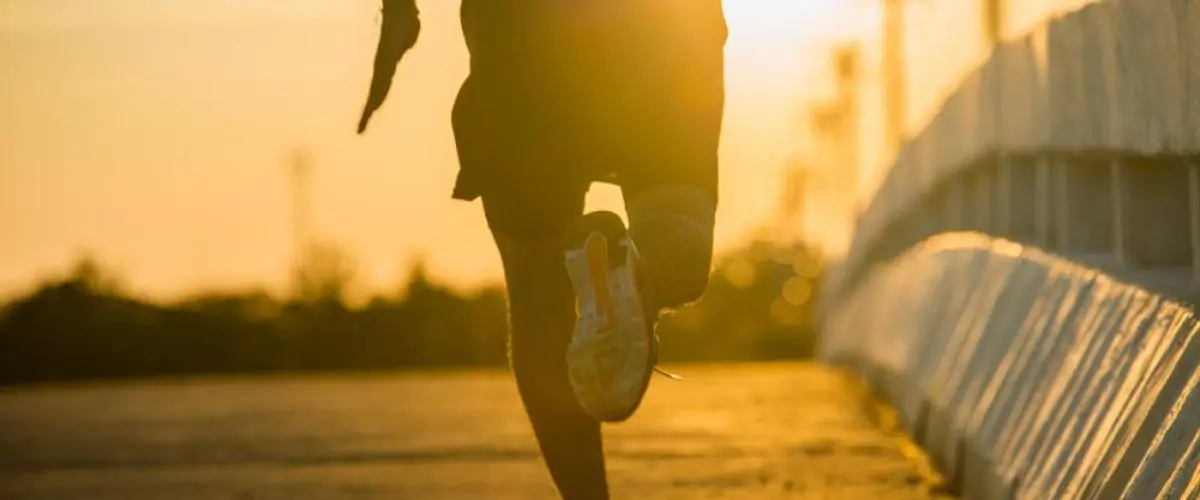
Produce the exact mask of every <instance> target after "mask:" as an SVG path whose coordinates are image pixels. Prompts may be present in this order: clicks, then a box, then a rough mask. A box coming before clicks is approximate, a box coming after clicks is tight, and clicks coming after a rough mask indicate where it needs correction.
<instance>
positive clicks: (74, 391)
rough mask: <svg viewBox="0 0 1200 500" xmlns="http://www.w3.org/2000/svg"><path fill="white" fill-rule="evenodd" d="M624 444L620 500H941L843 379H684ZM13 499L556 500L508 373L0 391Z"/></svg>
mask: <svg viewBox="0 0 1200 500" xmlns="http://www.w3.org/2000/svg"><path fill="white" fill-rule="evenodd" d="M677 368H678V369H679V370H680V371H682V372H683V373H684V375H685V376H686V377H687V380H685V381H684V382H671V381H669V380H666V379H658V380H656V381H655V383H654V385H653V386H652V388H651V392H650V395H649V399H648V400H647V402H646V404H645V405H644V406H643V408H642V410H641V411H640V412H639V413H638V415H636V416H635V417H634V419H633V420H631V421H630V422H628V423H626V424H622V425H616V426H611V427H609V428H608V434H607V440H608V453H609V457H610V477H611V480H612V483H613V489H614V492H613V493H614V498H617V499H623V498H635V499H643V498H644V499H651V498H653V499H670V498H679V499H700V498H754V499H771V498H828V499H855V498H868V499H871V500H891V499H925V498H936V495H935V494H934V493H933V492H935V491H936V487H935V485H936V478H935V477H933V476H932V475H930V474H929V473H928V472H927V471H928V468H927V467H926V466H925V459H924V457H923V456H922V455H921V454H920V452H919V451H918V450H917V449H916V448H914V447H913V446H912V445H911V444H910V443H909V442H908V441H907V440H906V439H905V438H904V436H903V435H901V434H898V433H896V432H895V431H894V426H893V425H892V424H889V421H890V417H889V413H888V412H887V411H885V410H884V409H882V408H880V407H879V406H878V405H876V404H875V403H874V402H873V401H872V400H871V399H870V398H869V396H868V395H867V393H866V392H865V391H864V389H863V387H862V386H860V385H858V384H857V383H855V382H853V381H851V380H850V379H848V378H846V377H845V376H843V375H842V374H841V373H839V372H837V371H834V370H831V369H828V368H824V367H820V366H815V365H811V364H771V365H739V366H708V367H699V366H684V367H677ZM0 498H3V499H6V500H23V499H81V500H82V499H88V500H102V499H122V500H140V499H179V500H190V499H236V500H250V499H300V500H302V499H326V498H330V499H343V498H345V499H384V498H387V499H396V498H419V499H459V498H513V499H518V498H519V499H538V498H555V494H554V490H553V489H552V487H551V485H550V482H549V479H548V476H547V474H546V472H545V471H544V469H543V466H542V464H541V462H540V459H539V457H538V455H537V453H536V448H535V447H534V444H533V441H532V434H531V433H530V431H529V430H528V427H527V424H526V423H525V421H524V419H523V414H522V412H521V409H520V407H519V406H518V401H517V397H516V392H515V390H514V388H513V386H512V384H511V382H510V380H509V379H508V378H507V375H506V374H504V373H496V372H491V373H456V374H437V375H387V376H371V377H297V378H279V377H275V378H248V379H228V380H217V379H207V380H194V381H174V382H157V383H137V384H122V385H105V386H91V387H59V388H38V389H21V390H6V391H0Z"/></svg>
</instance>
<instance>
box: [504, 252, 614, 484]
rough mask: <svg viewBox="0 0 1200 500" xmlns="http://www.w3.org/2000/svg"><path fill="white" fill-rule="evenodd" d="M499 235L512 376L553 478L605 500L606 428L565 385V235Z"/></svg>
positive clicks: (570, 294) (568, 309)
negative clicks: (603, 436)
mask: <svg viewBox="0 0 1200 500" xmlns="http://www.w3.org/2000/svg"><path fill="white" fill-rule="evenodd" d="M493 237H494V239H495V241H496V246H497V247H498V248H499V249H500V257H501V259H502V260H503V262H504V276H505V281H506V282H507V285H508V297H509V319H510V323H511V329H512V333H511V338H510V349H511V358H512V367H513V372H514V373H515V375H516V378H517V386H518V388H519V390H520V393H521V399H522V400H523V401H524V403H525V411H526V413H528V415H529V420H530V422H531V423H532V424H533V430H534V433H535V434H536V435H537V440H538V445H539V446H540V447H541V451H542V456H543V457H544V458H545V460H546V465H547V467H548V468H549V469H550V475H551V477H553V478H554V483H555V484H556V485H557V486H558V490H559V493H560V494H561V495H562V497H563V498H564V499H566V500H576V499H579V500H592V499H607V498H608V485H607V481H606V478H605V467H604V450H603V444H602V442H601V436H600V424H599V423H598V422H596V421H595V420H594V419H592V418H591V417H589V416H588V415H587V414H586V413H584V411H583V409H582V408H581V407H580V405H579V403H578V401H577V400H576V399H575V394H574V392H573V391H572V389H571V385H570V382H569V381H568V379H567V362H566V352H567V345H568V343H569V342H570V340H571V331H572V328H573V327H574V324H575V294H574V291H573V290H572V288H571V283H570V280H569V279H568V277H567V273H566V269H565V267H564V266H563V249H562V237H561V235H554V236H553V237H547V238H542V239H536V240H535V239H529V238H516V237H512V236H507V235H504V234H500V233H495V232H494V233H493Z"/></svg>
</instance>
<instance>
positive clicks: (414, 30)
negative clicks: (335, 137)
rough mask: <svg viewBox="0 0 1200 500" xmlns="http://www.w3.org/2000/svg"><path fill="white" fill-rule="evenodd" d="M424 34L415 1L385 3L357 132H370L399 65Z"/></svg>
mask: <svg viewBox="0 0 1200 500" xmlns="http://www.w3.org/2000/svg"><path fill="white" fill-rule="evenodd" d="M420 33H421V20H420V18H419V16H418V12H417V2H416V0H383V26H382V27H381V28H380V30H379V46H378V47H377V48H376V49H375V69H374V72H373V73H372V75H371V90H370V92H369V93H368V94H367V104H366V106H364V107H363V113H362V117H361V118H359V120H358V133H359V134H361V133H363V131H364V130H366V129H367V122H369V121H370V120H371V115H373V114H374V113H375V111H376V110H378V109H379V107H380V106H382V105H383V101H384V100H386V99H387V95H388V91H389V90H391V88H392V78H393V77H394V76H395V75H396V65H398V64H400V59H402V58H403V57H404V54H405V53H406V52H408V49H411V48H412V47H413V45H415V44H416V43H417V36H418V35H420Z"/></svg>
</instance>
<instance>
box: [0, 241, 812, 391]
mask: <svg viewBox="0 0 1200 500" xmlns="http://www.w3.org/2000/svg"><path fill="white" fill-rule="evenodd" d="M819 269H820V259H819V257H818V256H817V255H816V254H815V253H814V252H812V251H811V250H810V249H808V248H805V247H802V246H799V247H795V248H778V247H775V246H773V245H769V244H765V243H756V244H754V245H750V246H748V247H746V248H744V249H742V250H740V251H737V252H733V253H730V254H729V255H728V256H726V257H725V258H724V259H722V260H720V261H719V262H718V265H717V268H716V270H715V272H714V278H713V280H712V283H711V285H710V286H709V290H708V293H707V295H706V296H705V297H704V298H703V299H702V300H701V301H700V302H698V303H696V304H694V305H692V306H689V307H686V308H683V309H682V310H680V311H678V312H676V313H675V314H672V315H670V316H667V317H666V318H665V319H664V320H663V323H662V325H661V327H660V333H661V338H662V341H663V348H662V354H663V358H664V360H666V361H717V360H722V361H731V360H758V359H777V358H797V357H804V356H807V355H809V354H810V353H811V350H812V339H813V338H814V336H813V334H812V331H811V325H810V309H811V304H812V301H813V297H812V293H811V290H812V286H811V283H812V282H815V280H816V279H817V273H818V272H819ZM353 270H354V266H353V261H352V260H351V259H350V258H349V256H347V255H346V254H345V253H344V252H342V251H341V250H340V249H338V248H336V247H334V246H331V245H325V246H322V247H320V248H319V249H314V250H313V252H312V253H311V254H310V257H309V258H308V259H306V260H305V261H304V263H303V265H302V266H300V268H299V269H297V270H296V277H297V287H296V293H295V296H293V297H290V298H285V299H281V298H278V297H274V296H272V295H271V294H269V293H267V292H266V291H263V290H253V289H252V290H241V291H216V292H212V291H210V292H205V293H198V294H196V295H194V296H191V297H188V298H186V299H184V300H180V301H177V302H174V303H169V304H159V303H150V302H146V301H144V300H139V299H136V298H134V297H133V296H131V295H129V294H128V293H126V292H125V291H124V288H123V287H122V286H121V285H120V283H121V282H120V280H119V279H118V278H117V277H116V276H117V275H116V273H113V272H111V271H108V270H106V269H105V268H104V267H103V266H101V265H100V264H98V263H97V262H96V261H95V260H94V259H91V258H87V257H85V258H83V259H80V261H79V262H78V263H77V264H76V265H74V266H73V267H72V268H71V271H70V272H69V273H68V274H67V275H66V277H65V278H62V279H59V280H54V281H49V282H47V283H44V284H43V285H41V286H40V287H38V288H37V289H36V290H34V291H33V292H31V293H30V294H28V295H26V296H24V297H21V298H19V299H17V300H14V301H12V302H11V303H9V304H6V305H4V306H3V307H2V308H0V384H16V383H27V382H38V381H49V380H77V379H93V378H123V377H151V376H164V375H182V374H201V373H255V372H270V371H345V370H390V369H401V368H428V367H436V366H503V365H504V364H505V362H506V353H505V343H506V338H505V330H506V318H507V308H506V303H505V297H504V293H503V289H502V288H500V287H498V286H491V287H485V288H482V289H479V290H473V291H466V290H459V289H455V288H454V287H451V286H449V285H446V284H444V283H440V282H438V281H437V280H435V279H433V278H432V277H431V276H430V275H429V273H428V272H427V270H426V267H425V265H424V264H423V262H422V261H421V260H419V259H418V260H416V261H415V262H414V263H413V264H412V265H411V268H410V270H409V273H408V278H407V280H406V281H405V282H404V283H403V284H402V286H401V287H399V288H398V290H396V291H395V292H393V293H392V294H390V295H389V294H384V295H377V296H375V297H372V298H370V300H368V301H367V302H366V303H365V305H362V306H351V305H349V304H348V303H347V293H348V290H349V287H350V286H351V285H352V284H353V280H354V272H353ZM564 334H567V332H564Z"/></svg>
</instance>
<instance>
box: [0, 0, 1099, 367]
mask: <svg viewBox="0 0 1200 500" xmlns="http://www.w3.org/2000/svg"><path fill="white" fill-rule="evenodd" d="M1080 3H1082V2H1081V1H1065V0H1063V1H1031V0H1023V1H1012V2H1008V5H1007V6H1005V8H1004V12H1003V13H1002V16H1003V17H1004V20H1003V21H1004V22H1003V26H1005V27H1006V28H1005V31H1006V33H1005V34H1006V35H1015V34H1019V33H1020V32H1021V31H1022V30H1023V29H1024V28H1026V27H1028V26H1032V25H1033V24H1035V23H1036V22H1038V21H1039V20H1041V19H1043V18H1045V17H1046V16H1049V15H1053V14H1055V13H1056V12H1058V11H1062V10H1066V9H1070V8H1073V7H1077V6H1078V4H1080ZM421 7H422V10H423V19H424V20H425V23H426V29H425V30H424V34H423V38H422V40H421V42H420V45H419V47H418V48H417V49H416V50H415V51H414V52H413V53H412V54H411V55H410V56H409V57H408V58H407V59H406V60H405V61H404V63H403V66H402V67H401V70H400V72H399V74H398V77H397V83H396V91H395V92H394V93H393V97H392V98H391V100H390V101H389V102H388V103H387V105H386V107H385V109H384V110H383V111H382V113H381V114H380V115H379V116H378V118H377V119H376V123H375V125H373V127H372V130H371V131H370V133H368V134H366V135H365V136H363V137H359V136H355V135H354V134H353V129H352V127H353V123H354V121H355V119H356V114H357V112H358V110H359V106H360V104H361V100H362V99H363V97H364V95H365V89H366V86H367V82H368V80H369V78H370V71H369V70H370V61H371V57H372V55H373V51H374V43H375V40H376V36H377V32H378V26H377V23H378V14H377V9H378V6H377V5H376V4H375V2H370V1H363V2H344V1H334V0H306V1H299V2H287V3H281V2H272V1H266V0H256V1H236V2H234V1H216V2H214V1H204V2H200V1H182V2H165V1H161V0H118V1H116V2H115V3H112V2H105V3H103V4H99V3H96V2H89V1H85V0H43V1H36V2H35V1H29V0H6V1H3V2H0V65H2V66H3V74H4V75H5V77H4V78H3V80H2V81H0V110H3V114H4V116H5V119H4V120H2V121H0V234H3V235H4V244H3V245H0V297H4V298H5V300H4V302H5V303H6V304H7V306H5V309H4V313H3V314H4V315H3V317H2V320H0V380H3V381H4V382H24V381H35V380H51V379H61V378H88V377H93V376H123V375H156V374H168V373H193V372H213V371H217V372H223V371H246V370H253V371H261V370H307V369H332V368H338V369H357V368H370V369H376V368H394V367H404V366H410V365H428V364H445V363H450V364H479V363H483V364H497V363H502V362H503V359H504V355H503V349H502V345H503V338H502V337H503V335H502V334H501V332H502V331H503V321H504V313H503V309H504V308H503V301H502V297H501V292H500V291H499V289H498V287H497V286H498V283H499V276H500V273H499V260H498V257H497V255H496V252H495V251H494V249H493V247H492V244H491V242H490V238H489V236H488V233H487V230H486V227H485V225H484V222H483V219H482V217H481V213H480V208H479V206H478V205H477V204H468V203H462V202H456V201H454V200H451V199H450V198H449V192H450V189H451V186H452V182H453V179H454V174H455V171H456V170H455V169H456V163H455V161H456V157H455V151H454V145H453V137H452V133H451V129H450V125H449V110H450V108H451V105H452V103H453V99H454V96H455V93H456V92H457V88H458V84H459V83H460V82H461V80H462V78H463V77H464V76H465V73H466V52H465V47H464V45H463V42H462V40H461V35H460V31H459V28H458V6H457V2H449V1H447V2H424V3H422V5H421ZM987 9H988V2H982V1H980V2H963V1H955V0H909V1H907V2H901V1H892V0H877V1H876V0H854V1H849V2H847V1H835V0H807V1H795V0H788V1H785V0H744V1H738V2H729V3H728V5H727V6H726V11H727V16H728V22H729V25H730V30H731V37H730V40H729V43H728V47H727V54H728V69H727V74H728V77H727V80H728V93H729V97H728V105H727V119H726V125H725V134H724V137H723V143H722V161H723V165H722V186H721V188H722V193H721V196H722V206H721V209H720V212H719V217H720V218H719V221H718V234H717V240H718V241H717V245H718V251H719V252H721V253H722V254H724V255H725V258H723V259H721V262H720V264H719V266H718V269H717V270H716V273H717V276H718V277H719V278H720V279H718V280H717V281H716V282H715V283H714V290H713V292H712V293H710V294H709V297H708V298H707V299H706V300H705V301H704V302H703V303H701V304H699V305H698V306H697V307H696V308H694V310H688V311H685V312H684V313H683V314H681V315H679V317H677V318H676V319H673V320H672V321H670V322H669V323H668V324H667V326H666V327H665V328H668V330H667V331H669V332H671V333H670V334H665V335H664V337H665V338H666V339H667V340H666V342H668V343H669V345H668V346H667V349H666V352H665V355H667V356H668V359H674V360H690V359H711V358H712V357H714V356H716V354H715V353H721V356H722V357H730V358H738V359H744V358H749V359H757V358H775V357H781V356H783V357H790V356H803V355H804V354H806V353H807V351H808V344H809V343H810V340H809V339H808V335H807V334H806V333H805V331H806V330H805V327H804V325H806V324H807V314H808V312H807V311H808V310H809V308H808V306H809V305H811V303H812V302H813V300H814V294H813V290H814V287H813V284H814V280H816V279H817V277H818V275H819V273H820V269H821V267H822V263H823V262H824V261H825V260H829V259H837V257H838V255H840V253H841V252H843V251H844V250H845V247H846V245H847V242H848V239H849V235H850V231H851V230H852V227H853V223H854V219H855V216H856V214H857V211H858V209H859V207H860V206H862V204H863V201H864V200H866V199H869V196H870V194H871V192H872V189H873V187H874V185H875V183H876V182H877V181H878V179H880V178H881V173H882V172H883V171H884V166H885V165H887V163H888V162H889V161H890V155H891V153H892V151H893V150H894V149H895V148H894V145H895V143H896V142H897V141H898V140H900V139H899V138H901V137H903V135H904V133H905V131H910V130H917V129H919V128H920V127H921V125H922V123H923V120H924V119H926V118H927V117H928V115H929V114H930V113H931V112H932V111H933V110H935V109H936V105H937V104H938V102H939V100H940V98H941V97H942V95H943V94H944V93H945V92H946V91H948V90H949V89H952V88H953V86H954V84H955V83H956V82H957V80H958V78H959V77H960V76H961V75H963V74H964V73H966V72H968V71H970V69H971V68H972V67H973V66H974V65H975V64H977V63H978V62H979V61H980V60H981V59H982V58H983V57H984V55H985V54H986V50H985V49H986V36H987V35H986V32H985V31H986V30H985V26H984V24H985V20H986V18H987V16H986V15H985V14H986V10H987ZM885 42H886V43H885ZM619 199H620V198H619V193H618V192H617V190H616V189H614V188H611V187H609V186H599V185H598V186H597V187H596V188H594V189H593V192H592V193H591V195H590V198H589V203H590V204H591V205H592V206H593V207H604V208H610V209H614V210H617V211H618V212H620V211H621V207H620V203H619ZM715 318H719V319H720V321H716V320H715ZM797 326H800V327H801V328H796V327H797ZM735 332H736V333H735ZM467 339H471V340H470V341H467ZM439 345H440V346H441V347H438V346H439Z"/></svg>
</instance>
